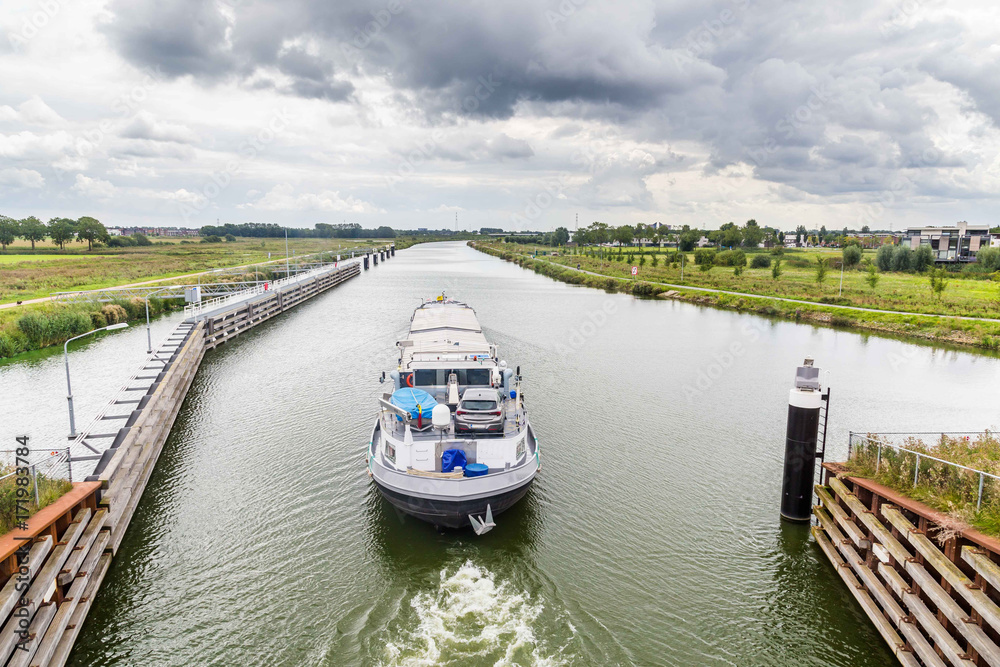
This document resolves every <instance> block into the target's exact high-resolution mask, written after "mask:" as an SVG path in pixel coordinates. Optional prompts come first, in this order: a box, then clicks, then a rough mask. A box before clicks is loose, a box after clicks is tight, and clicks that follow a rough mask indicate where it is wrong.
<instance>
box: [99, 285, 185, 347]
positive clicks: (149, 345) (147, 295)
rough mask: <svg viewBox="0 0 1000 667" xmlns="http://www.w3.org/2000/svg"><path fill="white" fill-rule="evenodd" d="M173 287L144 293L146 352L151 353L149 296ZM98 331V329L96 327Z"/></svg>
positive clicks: (151, 336) (151, 337)
mask: <svg viewBox="0 0 1000 667" xmlns="http://www.w3.org/2000/svg"><path fill="white" fill-rule="evenodd" d="M174 287H177V286H176V285H169V286H167V287H161V288H160V289H155V290H153V291H152V292H149V293H147V294H146V354H152V353H153V335H152V334H151V333H150V332H149V297H151V296H153V295H154V294H156V293H157V292H162V291H163V290H165V289H172V288H174ZM125 326H128V325H125ZM98 331H100V329H98Z"/></svg>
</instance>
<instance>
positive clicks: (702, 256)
mask: <svg viewBox="0 0 1000 667" xmlns="http://www.w3.org/2000/svg"><path fill="white" fill-rule="evenodd" d="M713 262H715V251H714V250H712V249H711V248H698V249H697V250H695V251H694V263H695V264H699V265H702V264H712V263H713Z"/></svg>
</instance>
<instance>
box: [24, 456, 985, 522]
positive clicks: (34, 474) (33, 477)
mask: <svg viewBox="0 0 1000 667" xmlns="http://www.w3.org/2000/svg"><path fill="white" fill-rule="evenodd" d="M31 481H32V482H34V484H35V509H36V510H37V509H40V507H41V505H42V501H41V500H39V499H38V464H37V463H36V464H35V465H33V466H31ZM980 488H982V487H981V486H980Z"/></svg>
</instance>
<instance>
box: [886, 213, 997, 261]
mask: <svg viewBox="0 0 1000 667" xmlns="http://www.w3.org/2000/svg"><path fill="white" fill-rule="evenodd" d="M903 243H909V244H910V247H911V248H913V249H914V250H916V249H917V248H919V247H920V246H921V245H923V244H927V245H930V247H931V250H933V251H934V259H935V261H937V262H974V261H976V253H978V252H979V249H980V248H986V247H989V245H990V226H989V225H970V224H969V223H967V222H965V221H962V222H958V223H955V224H954V225H949V226H942V227H910V228H908V229H907V230H906V237H905V238H904V239H903Z"/></svg>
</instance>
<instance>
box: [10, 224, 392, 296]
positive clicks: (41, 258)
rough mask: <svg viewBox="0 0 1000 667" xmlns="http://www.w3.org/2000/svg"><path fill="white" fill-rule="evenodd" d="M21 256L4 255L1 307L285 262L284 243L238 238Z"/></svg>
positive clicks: (298, 250)
mask: <svg viewBox="0 0 1000 667" xmlns="http://www.w3.org/2000/svg"><path fill="white" fill-rule="evenodd" d="M386 243H387V242H386V241H385V240H378V241H366V240H363V239H289V240H288V249H289V251H290V252H291V253H293V255H305V254H310V253H316V252H323V251H331V252H341V253H345V254H347V253H350V251H351V250H353V249H360V248H362V247H374V246H375V245H385V244H386ZM8 250H10V249H8ZM40 250H41V249H40ZM17 251H18V252H17V253H15V254H0V258H2V260H0V261H2V264H0V303H10V302H13V301H26V300H28V299H35V298H39V297H45V296H48V295H50V294H51V293H53V292H69V291H75V290H90V289H101V288H104V287H115V286H118V285H127V284H129V283H135V282H140V281H146V280H159V279H163V278H172V277H176V276H182V275H187V274H190V273H197V272H200V271H211V270H213V269H218V268H225V267H233V266H243V265H247V264H256V263H260V262H267V261H274V260H278V259H281V258H284V256H285V240H284V239H237V240H236V241H232V242H222V243H200V242H194V241H187V240H184V241H179V242H177V243H163V244H159V243H157V244H154V245H151V246H138V247H131V248H103V249H99V250H94V251H93V252H86V251H81V250H77V249H73V250H71V251H66V252H60V251H59V250H58V249H48V250H46V251H45V252H44V253H43V252H35V253H33V254H32V253H29V251H28V250H27V249H23V248H22V249H17ZM54 258H59V259H58V261H56V260H54Z"/></svg>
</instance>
